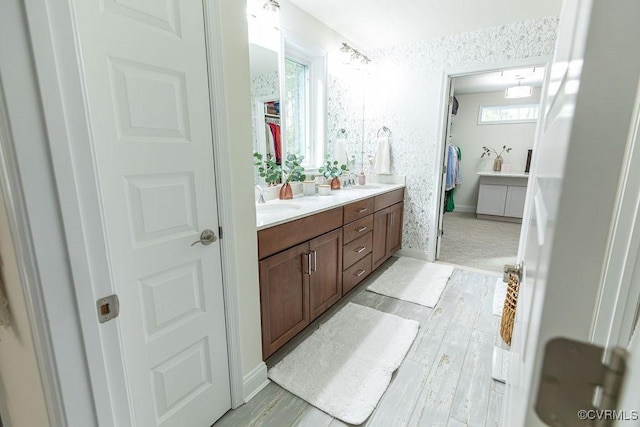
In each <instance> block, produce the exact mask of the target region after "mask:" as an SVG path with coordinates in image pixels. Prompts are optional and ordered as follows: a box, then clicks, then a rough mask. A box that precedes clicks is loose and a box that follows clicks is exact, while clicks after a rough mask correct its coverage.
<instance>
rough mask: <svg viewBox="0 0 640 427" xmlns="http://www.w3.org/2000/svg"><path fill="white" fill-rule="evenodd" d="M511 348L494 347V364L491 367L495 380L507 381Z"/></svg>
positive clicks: (492, 376)
mask: <svg viewBox="0 0 640 427" xmlns="http://www.w3.org/2000/svg"><path fill="white" fill-rule="evenodd" d="M510 356H511V353H509V350H507V349H504V348H500V347H493V365H492V367H491V378H493V379H494V380H495V381H498V382H501V383H506V382H507V377H508V376H509V357H510Z"/></svg>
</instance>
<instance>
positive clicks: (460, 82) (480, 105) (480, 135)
mask: <svg viewBox="0 0 640 427" xmlns="http://www.w3.org/2000/svg"><path fill="white" fill-rule="evenodd" d="M449 77H450V85H449V97H448V99H449V100H450V101H449V108H448V109H447V111H446V127H445V132H444V138H443V141H442V144H443V171H442V175H441V187H440V190H441V191H440V199H439V200H440V202H439V207H438V216H439V219H438V232H437V242H436V256H435V259H436V260H438V261H443V262H447V263H452V264H458V265H462V266H465V267H470V268H476V269H481V270H486V271H490V272H493V273H497V274H499V273H501V272H502V270H503V266H504V265H505V264H514V263H515V261H516V256H517V252H518V243H519V240H520V231H521V223H522V217H523V213H524V201H525V195H526V191H527V185H528V172H529V167H530V164H531V157H532V155H533V153H532V147H533V143H534V140H535V137H536V131H537V126H538V117H539V116H540V102H541V100H542V93H543V90H542V86H543V81H544V77H545V64H544V63H539V64H533V65H526V66H522V65H518V66H516V67H513V66H512V67H507V66H505V67H501V68H498V69H494V70H491V71H478V72H467V73H460V74H452V75H450V76H449Z"/></svg>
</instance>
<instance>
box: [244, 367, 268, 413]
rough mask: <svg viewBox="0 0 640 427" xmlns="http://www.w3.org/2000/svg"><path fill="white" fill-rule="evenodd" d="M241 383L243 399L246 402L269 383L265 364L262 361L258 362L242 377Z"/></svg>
mask: <svg viewBox="0 0 640 427" xmlns="http://www.w3.org/2000/svg"><path fill="white" fill-rule="evenodd" d="M242 383H243V388H244V401H245V403H246V402H248V401H250V400H251V399H253V398H254V397H255V395H256V394H258V393H259V392H260V390H262V389H263V388H265V387H266V386H267V384H269V378H268V377H267V365H266V364H265V363H264V362H260V364H258V366H256V367H255V368H253V369H252V370H251V371H250V372H249V373H248V374H246V375H245V376H244V377H243V378H242Z"/></svg>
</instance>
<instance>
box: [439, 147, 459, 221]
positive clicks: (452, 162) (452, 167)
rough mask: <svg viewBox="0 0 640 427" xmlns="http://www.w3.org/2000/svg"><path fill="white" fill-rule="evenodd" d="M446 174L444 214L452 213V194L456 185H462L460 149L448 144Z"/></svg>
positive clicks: (453, 203)
mask: <svg viewBox="0 0 640 427" xmlns="http://www.w3.org/2000/svg"><path fill="white" fill-rule="evenodd" d="M447 150H448V156H447V174H446V177H445V188H444V189H445V193H444V207H443V211H444V212H453V210H454V209H455V207H456V205H455V202H454V200H453V193H454V191H455V188H456V186H457V185H460V184H461V183H462V176H461V175H460V161H461V160H462V151H461V150H460V147H458V146H457V145H454V144H452V143H449V144H448V146H447Z"/></svg>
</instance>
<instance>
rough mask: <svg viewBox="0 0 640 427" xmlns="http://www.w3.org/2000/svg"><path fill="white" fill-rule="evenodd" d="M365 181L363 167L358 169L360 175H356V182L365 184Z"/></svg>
mask: <svg viewBox="0 0 640 427" xmlns="http://www.w3.org/2000/svg"><path fill="white" fill-rule="evenodd" d="M366 183H367V177H366V176H364V169H361V170H360V175H359V176H358V184H359V185H365V184H366Z"/></svg>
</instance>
